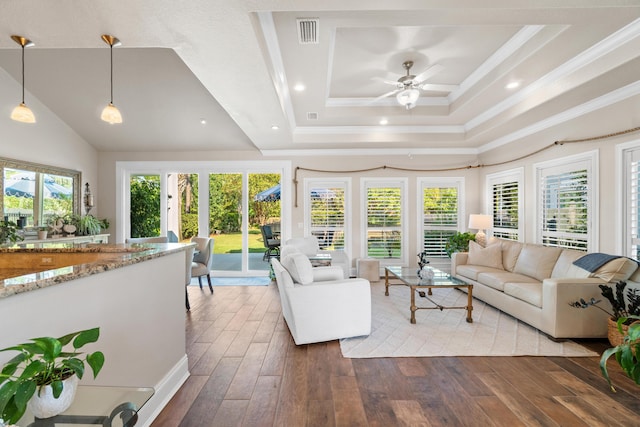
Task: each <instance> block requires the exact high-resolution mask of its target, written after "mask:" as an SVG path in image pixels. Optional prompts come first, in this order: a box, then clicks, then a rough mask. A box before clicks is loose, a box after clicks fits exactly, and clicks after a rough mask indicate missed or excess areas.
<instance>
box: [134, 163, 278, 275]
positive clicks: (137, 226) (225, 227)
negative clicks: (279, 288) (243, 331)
mask: <svg viewBox="0 0 640 427" xmlns="http://www.w3.org/2000/svg"><path fill="white" fill-rule="evenodd" d="M249 163H251V162H249ZM256 163H257V162H256ZM265 165H266V162H265V163H262V162H260V167H258V168H252V167H250V166H246V167H233V168H230V167H219V168H216V167H207V165H205V166H204V167H203V166H202V164H200V163H198V164H197V167H189V165H187V166H184V165H182V166H181V167H175V166H172V165H165V164H161V166H165V167H160V169H161V170H162V169H164V171H162V172H160V173H152V172H151V171H148V172H141V171H138V170H135V171H134V168H132V172H130V173H129V174H128V175H126V176H128V178H125V180H126V183H127V184H128V186H129V188H128V190H129V196H130V199H129V203H128V207H129V212H128V215H127V220H128V222H129V224H128V227H127V229H125V230H124V232H125V235H124V236H123V239H122V240H124V239H125V238H127V237H148V236H159V235H167V236H169V239H170V241H177V242H187V241H189V240H190V239H191V237H193V236H201V237H205V236H208V237H211V238H213V239H214V255H213V259H214V261H213V274H214V276H219V277H223V276H242V275H255V276H258V275H267V274H268V272H269V270H270V265H269V260H268V259H266V258H265V256H264V255H265V251H266V250H267V247H266V245H265V244H264V242H263V238H262V234H261V226H264V225H270V226H271V229H272V231H273V232H274V233H275V234H276V235H280V233H281V221H282V217H283V215H282V203H281V185H280V184H281V181H282V176H283V169H278V168H274V167H273V166H269V167H265ZM225 166H226V165H225ZM156 170H157V169H156Z"/></svg>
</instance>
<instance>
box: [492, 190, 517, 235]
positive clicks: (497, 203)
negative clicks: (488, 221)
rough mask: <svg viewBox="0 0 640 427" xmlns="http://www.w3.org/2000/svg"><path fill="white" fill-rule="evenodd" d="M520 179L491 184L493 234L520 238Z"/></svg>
mask: <svg viewBox="0 0 640 427" xmlns="http://www.w3.org/2000/svg"><path fill="white" fill-rule="evenodd" d="M518 193H519V183H518V181H508V182H500V183H494V184H493V185H492V186H491V196H492V206H493V236H495V237H501V238H503V239H510V240H518V237H519V236H518V234H519V233H518V231H519V222H518V210H519V203H518Z"/></svg>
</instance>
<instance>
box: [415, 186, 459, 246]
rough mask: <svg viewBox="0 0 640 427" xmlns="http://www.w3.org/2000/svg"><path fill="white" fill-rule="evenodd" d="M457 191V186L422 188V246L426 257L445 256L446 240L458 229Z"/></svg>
mask: <svg viewBox="0 0 640 427" xmlns="http://www.w3.org/2000/svg"><path fill="white" fill-rule="evenodd" d="M458 193H459V191H458V186H447V187H445V186H439V187H428V186H425V187H423V189H422V201H423V203H422V205H423V212H422V225H423V241H422V248H423V251H425V252H426V253H427V257H447V253H446V251H445V246H446V244H447V241H448V239H449V237H451V236H452V235H454V234H455V233H456V232H457V231H458V229H459V227H458V225H459V224H458V218H459V215H458V204H459V194H458Z"/></svg>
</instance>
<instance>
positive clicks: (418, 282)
mask: <svg viewBox="0 0 640 427" xmlns="http://www.w3.org/2000/svg"><path fill="white" fill-rule="evenodd" d="M431 270H433V273H434V274H433V279H421V278H420V277H418V273H417V269H416V268H411V267H385V269H384V294H385V295H386V296H389V286H398V285H401V286H407V287H408V288H409V289H410V292H411V305H410V306H409V309H410V310H411V323H416V311H417V310H440V311H442V310H444V309H464V310H467V322H469V323H472V322H473V318H472V317H471V312H472V311H473V294H472V293H473V285H472V284H470V283H466V282H463V281H462V280H459V279H456V278H455V277H451V275H449V274H447V273H445V272H443V271H440V270H438V269H436V268H431ZM392 281H393V282H392ZM434 288H456V289H464V288H466V289H467V305H466V306H444V305H442V304H439V303H438V302H436V301H434V300H433V299H432V298H430V296H431V295H432V290H433V289H434ZM422 289H426V290H427V292H425V291H423V290H422ZM416 293H417V294H418V295H419V296H420V297H422V298H425V299H427V300H428V301H429V302H430V303H431V304H433V305H432V306H429V307H418V306H416Z"/></svg>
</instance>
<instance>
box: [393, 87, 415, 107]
mask: <svg viewBox="0 0 640 427" xmlns="http://www.w3.org/2000/svg"><path fill="white" fill-rule="evenodd" d="M419 97H420V91H419V90H418V89H405V90H403V91H401V92H399V93H398V94H397V95H396V99H397V100H398V103H399V104H400V105H402V106H404V107H406V108H407V110H409V109H411V108H413V107H415V106H416V103H417V102H418V98H419Z"/></svg>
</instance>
